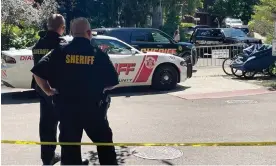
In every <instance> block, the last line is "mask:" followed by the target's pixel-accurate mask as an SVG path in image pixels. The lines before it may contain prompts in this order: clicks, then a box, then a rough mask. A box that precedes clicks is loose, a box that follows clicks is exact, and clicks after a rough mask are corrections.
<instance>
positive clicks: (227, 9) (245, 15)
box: [208, 0, 259, 23]
mask: <svg viewBox="0 0 276 166" xmlns="http://www.w3.org/2000/svg"><path fill="white" fill-rule="evenodd" d="M258 2H259V0H215V2H214V4H213V5H212V6H209V8H208V10H209V11H210V12H211V13H214V14H219V15H221V16H224V17H227V16H228V17H235V18H240V19H242V20H243V21H244V22H245V23H248V21H250V19H251V15H252V14H253V12H254V9H253V7H254V5H256V4H257V3H258Z"/></svg>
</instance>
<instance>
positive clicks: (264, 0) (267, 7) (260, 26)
mask: <svg viewBox="0 0 276 166" xmlns="http://www.w3.org/2000/svg"><path fill="white" fill-rule="evenodd" d="M275 10H276V1H275V0H261V2H260V4H259V5H256V6H254V12H255V14H254V15H253V16H252V21H251V22H250V27H251V28H252V29H253V30H254V31H256V32H258V33H260V34H261V35H263V36H266V37H267V41H266V42H267V43H271V41H272V39H273V29H274V28H273V18H272V12H275Z"/></svg>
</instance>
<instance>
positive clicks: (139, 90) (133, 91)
mask: <svg viewBox="0 0 276 166" xmlns="http://www.w3.org/2000/svg"><path fill="white" fill-rule="evenodd" d="M189 88H191V87H186V86H182V85H177V87H176V88H175V89H173V90H170V91H158V90H154V89H152V88H151V87H149V86H139V87H124V88H117V89H114V90H112V91H111V92H110V94H111V96H112V97H118V96H125V97H131V96H145V95H157V94H167V93H170V92H178V91H183V90H186V89H189Z"/></svg>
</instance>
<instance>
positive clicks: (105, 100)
mask: <svg viewBox="0 0 276 166" xmlns="http://www.w3.org/2000/svg"><path fill="white" fill-rule="evenodd" d="M110 103H111V97H110V96H109V95H108V94H107V93H104V94H103V96H102V99H101V101H100V111H101V112H102V113H103V114H104V116H105V117H106V116H107V110H108V108H109V106H110Z"/></svg>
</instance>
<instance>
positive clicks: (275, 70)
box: [268, 61, 276, 77]
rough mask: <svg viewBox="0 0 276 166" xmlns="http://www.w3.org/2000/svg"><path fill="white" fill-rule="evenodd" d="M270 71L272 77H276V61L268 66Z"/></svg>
mask: <svg viewBox="0 0 276 166" xmlns="http://www.w3.org/2000/svg"><path fill="white" fill-rule="evenodd" d="M268 73H269V75H270V76H272V77H276V61H275V62H274V63H272V64H271V65H270V66H269V67H268Z"/></svg>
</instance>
